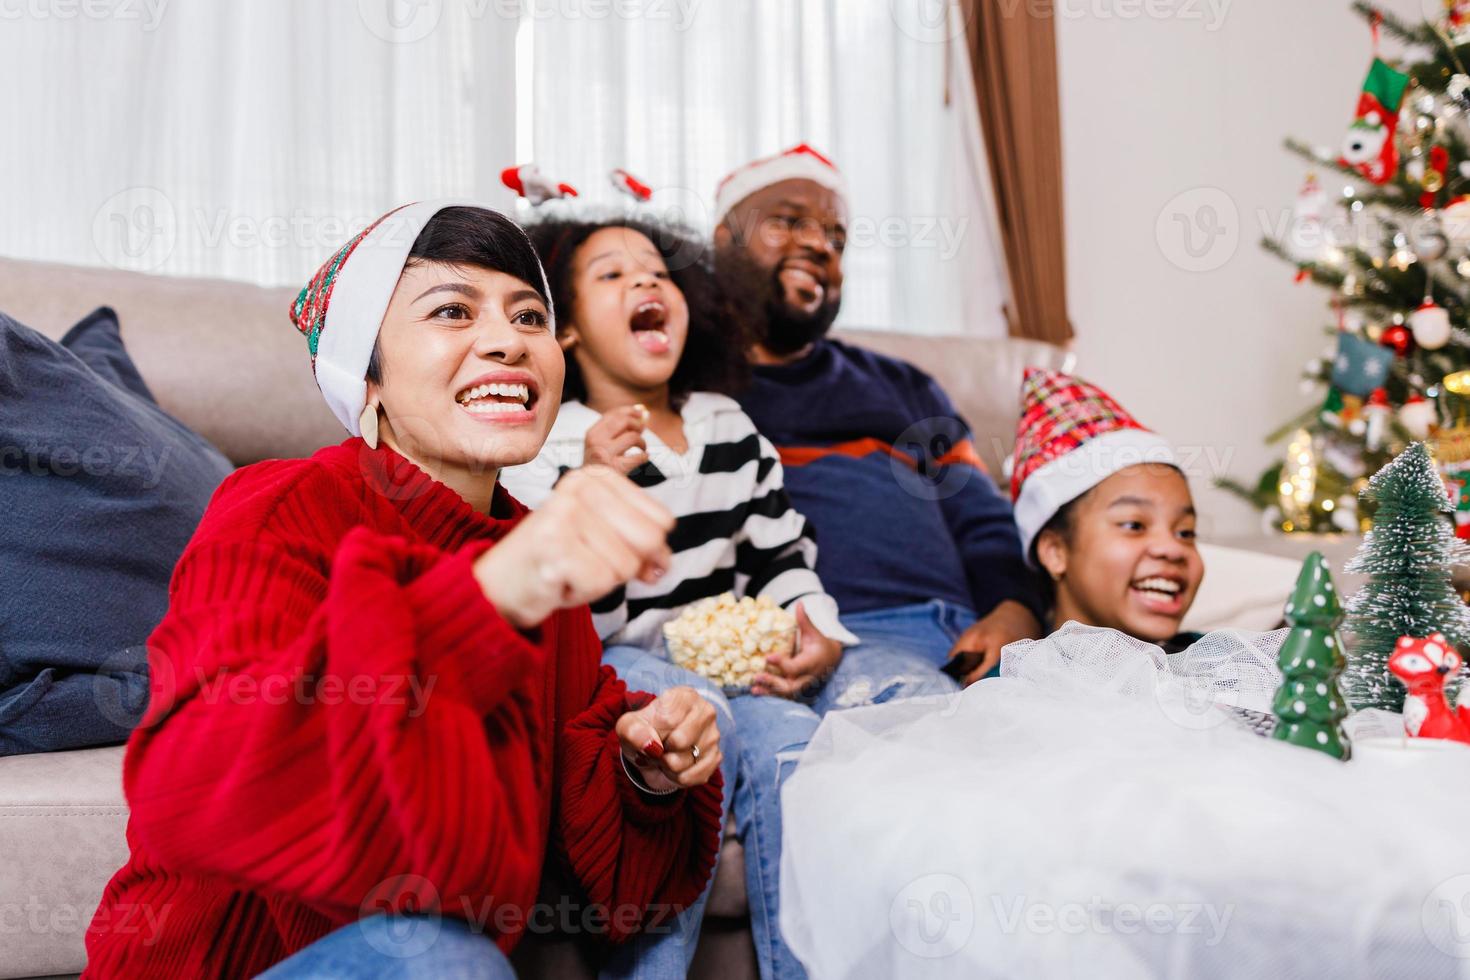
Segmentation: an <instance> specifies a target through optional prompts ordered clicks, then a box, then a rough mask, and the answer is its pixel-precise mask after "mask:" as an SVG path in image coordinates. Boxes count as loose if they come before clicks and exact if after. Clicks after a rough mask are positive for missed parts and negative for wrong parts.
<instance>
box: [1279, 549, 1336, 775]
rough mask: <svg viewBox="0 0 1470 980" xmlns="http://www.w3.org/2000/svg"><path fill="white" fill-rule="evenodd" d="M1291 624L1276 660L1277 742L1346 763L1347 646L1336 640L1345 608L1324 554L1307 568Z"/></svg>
mask: <svg viewBox="0 0 1470 980" xmlns="http://www.w3.org/2000/svg"><path fill="white" fill-rule="evenodd" d="M1286 621H1287V622H1288V623H1289V624H1291V632H1290V633H1288V634H1286V639H1285V640H1283V641H1282V643H1281V652H1280V654H1278V656H1277V663H1278V664H1279V665H1280V666H1281V675H1282V679H1281V686H1280V687H1278V688H1277V689H1276V698H1275V700H1274V701H1273V702H1272V703H1271V708H1272V711H1273V712H1274V713H1275V715H1276V718H1277V725H1276V730H1275V731H1274V732H1272V737H1274V738H1277V739H1280V740H1281V741H1283V742H1290V743H1291V744H1292V745H1300V746H1302V747H1303V748H1307V749H1316V750H1317V751H1318V752H1325V753H1327V754H1328V755H1330V756H1332V757H1333V758H1335V759H1346V758H1347V757H1348V755H1349V754H1350V752H1351V747H1350V745H1349V743H1348V739H1347V735H1346V734H1344V733H1343V730H1342V720H1343V719H1344V718H1346V717H1347V713H1348V708H1347V702H1346V701H1344V700H1343V696H1342V692H1341V691H1340V690H1338V687H1337V676H1338V675H1339V674H1340V673H1342V669H1343V655H1342V641H1341V640H1340V639H1339V638H1338V636H1337V624H1338V623H1340V622H1342V603H1341V602H1339V601H1338V599H1337V590H1336V589H1334V588H1333V586H1332V576H1331V575H1329V574H1328V572H1327V561H1326V559H1324V558H1323V557H1322V555H1321V553H1320V552H1316V551H1314V552H1312V553H1311V554H1310V555H1308V556H1307V560H1306V563H1305V564H1303V565H1302V571H1301V574H1300V575H1298V576H1297V580H1296V589H1295V590H1293V591H1292V593H1291V598H1290V599H1289V600H1288V601H1287V603H1286Z"/></svg>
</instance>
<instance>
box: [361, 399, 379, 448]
mask: <svg viewBox="0 0 1470 980" xmlns="http://www.w3.org/2000/svg"><path fill="white" fill-rule="evenodd" d="M357 428H358V429H359V430H360V431H361V432H362V441H363V442H365V443H367V447H368V448H369V449H377V448H378V406H377V405H375V404H373V403H372V402H368V403H367V404H366V405H364V406H363V408H362V414H361V415H359V416H358V417H357Z"/></svg>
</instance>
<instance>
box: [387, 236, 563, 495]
mask: <svg viewBox="0 0 1470 980" xmlns="http://www.w3.org/2000/svg"><path fill="white" fill-rule="evenodd" d="M378 351H379V354H380V355H381V363H382V366H383V369H382V381H381V382H378V383H375V382H372V381H369V383H368V397H369V399H370V400H376V401H378V402H380V403H381V405H382V421H381V422H380V423H379V425H380V437H382V438H384V439H385V440H386V441H387V442H388V444H389V445H390V446H393V447H394V448H397V449H400V450H401V451H403V452H404V453H405V455H407V456H409V457H410V458H412V459H415V460H417V461H419V462H420V463H421V464H423V465H426V466H428V467H429V468H430V469H431V470H438V469H440V468H441V467H448V468H449V469H450V470H454V471H461V472H465V473H472V474H476V475H481V476H483V475H484V474H486V473H493V472H494V471H496V470H498V469H500V468H501V467H505V466H514V465H516V464H519V463H525V462H528V461H530V460H531V459H533V458H535V456H536V454H537V453H538V452H540V451H541V445H542V443H544V442H545V441H546V436H547V434H548V432H549V431H550V429H551V424H552V422H553V421H555V419H556V411H557V406H558V405H559V404H560V402H561V386H562V376H563V374H564V372H565V362H564V360H563V358H562V353H561V349H560V348H559V347H558V346H557V343H556V338H555V337H553V336H552V333H551V326H550V322H549V319H548V311H547V308H546V303H545V302H544V301H543V300H542V299H541V297H540V295H539V294H538V293H537V292H536V290H535V289H533V288H531V286H530V284H528V283H526V282H523V281H522V280H520V279H518V278H516V277H515V276H512V275H509V274H507V273H505V272H499V271H496V270H493V269H487V268H483V267H480V266H473V265H460V264H452V263H448V262H433V261H421V260H419V261H411V262H410V263H409V264H408V265H407V266H406V267H405V268H404V270H403V273H402V275H401V276H400V277H399V279H398V286H397V288H396V289H395V290H394V291H393V298H392V299H391V300H390V301H389V304H388V310H387V312H386V313H385V314H384V316H383V324H382V327H381V329H380V330H379V333H378Z"/></svg>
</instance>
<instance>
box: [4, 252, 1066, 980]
mask: <svg viewBox="0 0 1470 980" xmlns="http://www.w3.org/2000/svg"><path fill="white" fill-rule="evenodd" d="M294 296H295V293H294V291H293V290H290V289H261V288H258V287H254V286H248V285H242V284H239V283H226V282H217V281H205V280H190V279H174V278H164V277H158V276H147V275H140V274H136V273H125V272H117V271H113V270H106V269H90V268H76V267H70V266H58V265H48V264H42V263H30V262H18V261H13V260H0V310H3V311H4V312H6V313H8V314H10V315H11V316H13V317H15V318H16V319H17V320H19V321H20V322H21V323H24V324H27V325H29V326H32V327H35V328H36V329H37V330H40V331H42V332H43V333H45V334H47V335H48V336H51V337H60V336H61V335H62V334H63V333H64V332H65V331H66V329H67V328H68V327H70V326H71V324H73V323H74V322H76V321H77V320H79V319H80V318H81V317H82V316H84V315H85V314H86V313H88V312H89V311H91V310H92V309H94V308H95V307H97V306H101V305H108V306H111V307H113V308H114V309H116V310H117V311H118V314H119V316H120V318H121V320H122V328H123V336H124V338H125V339H126V341H127V344H128V348H129V350H130V351H131V352H132V355H133V357H134V359H135V360H136V361H137V364H138V367H139V369H140V370H141V371H142V374H143V377H144V379H145V380H146V381H147V382H148V384H149V386H150V387H151V388H152V389H153V392H154V394H155V395H156V396H157V397H158V399H159V401H160V402H161V403H162V404H163V406H164V407H165V408H166V409H168V410H169V411H170V412H172V413H173V414H174V415H176V416H178V417H179V418H180V419H182V420H183V421H184V422H186V423H187V424H189V425H190V426H192V427H194V428H195V429H197V430H198V431H199V432H201V433H202V434H203V435H204V436H205V437H207V438H208V439H210V440H211V441H212V442H214V444H215V445H216V446H218V447H219V448H220V449H221V450H222V451H223V452H224V453H225V454H226V455H227V456H229V457H230V459H232V460H233V461H234V462H235V463H236V464H239V465H244V464H246V463H251V462H255V461H256V460H260V459H266V458H271V457H286V456H303V455H307V454H309V453H311V452H312V451H313V450H315V449H317V448H318V447H320V446H323V445H327V444H330V443H336V442H339V441H341V439H343V438H344V437H345V433H343V432H342V430H341V428H340V427H339V426H338V424H337V422H336V420H335V419H333V418H332V416H331V414H330V413H329V412H328V411H327V409H326V406H325V404H324V403H323V402H322V399H321V397H320V395H319V394H318V392H317V390H316V384H315V382H314V381H313V380H312V376H311V369H310V365H309V363H308V358H307V354H306V344H305V341H304V340H303V339H302V338H301V336H300V335H299V334H298V333H297V332H296V331H295V330H293V329H292V327H291V325H290V324H289V323H288V321H287V318H286V309H287V306H288V305H289V303H290V301H291V300H292V299H293V298H294ZM855 339H857V340H858V341H859V342H861V343H864V344H867V345H869V346H872V347H875V348H877V349H880V350H883V351H886V352H890V353H894V354H898V355H901V356H903V357H906V358H908V359H910V360H912V361H914V362H915V363H917V364H919V365H920V366H922V367H924V368H925V369H926V370H928V371H930V372H932V373H933V374H934V375H935V376H936V377H938V378H939V379H940V381H941V383H942V384H943V385H944V387H945V388H946V390H948V391H949V392H950V393H951V395H953V397H954V399H955V401H956V403H957V404H958V405H959V407H960V410H961V412H962V413H963V414H964V415H965V416H966V417H967V418H968V419H969V420H970V421H971V423H972V425H973V426H974V427H975V430H976V434H977V443H978V448H979V450H980V452H981V453H982V455H983V456H984V458H985V459H986V461H987V462H988V463H989V464H990V465H991V467H992V469H993V470H994V471H995V472H999V466H1000V461H1001V458H1002V457H1003V456H1004V454H1005V453H1006V452H1007V451H1008V449H1009V446H1010V432H1011V427H1012V426H1013V425H1014V417H1015V392H1016V387H1017V382H1018V380H1019V378H1020V373H1021V368H1022V366H1023V365H1025V364H1029V363H1034V364H1043V365H1047V366H1061V365H1062V363H1063V361H1064V360H1066V357H1067V355H1065V354H1064V353H1063V352H1061V351H1059V350H1057V349H1056V348H1054V347H1050V346H1047V345H1045V344H1039V343H1031V342H1026V341H1013V340H970V339H961V338H952V337H951V338H920V337H913V336H907V335H896V334H882V333H873V334H861V335H855ZM121 762H122V749H121V748H110V749H93V750H89V751H84V752H68V753H60V754H56V755H39V756H20V757H13V758H8V759H0V977H17V976H33V975H46V974H66V973H75V972H77V971H79V970H80V969H81V968H82V966H83V964H84V955H83V946H82V935H83V932H84V930H85V928H86V925H87V923H88V921H89V920H90V918H91V914H92V911H93V909H95V907H96V905H97V901H98V898H99V897H100V896H101V893H102V888H103V885H105V884H106V882H107V879H108V878H109V877H110V876H111V874H112V872H113V871H114V870H116V868H117V867H118V866H119V865H121V864H122V862H123V861H124V859H125V857H126V854H127V848H126V845H125V842H124V840H123V828H124V824H125V822H126V819H127V807H126V804H125V801H124V799H123V795H122V787H121ZM741 857H742V856H741V854H740V845H739V843H738V842H736V841H734V840H729V841H727V842H726V845H725V852H724V856H723V859H722V863H721V868H720V872H719V875H718V879H717V882H716V887H715V891H714V894H713V895H712V897H711V901H710V906H709V913H708V914H709V920H708V924H707V927H706V930H705V935H704V939H703V941H702V943H701V946H700V950H699V953H698V959H697V961H696V964H695V970H694V974H695V975H696V976H699V975H702V976H709V977H720V978H722V980H723V978H734V977H741V976H746V977H754V976H755V961H754V952H753V950H752V948H751V944H750V934H749V931H748V929H747V927H746V924H745V919H746V916H747V906H746V903H745V887H744V880H743V878H742V870H741V869H742V866H743V862H742V860H741ZM563 952H564V951H558V950H554V949H552V950H546V951H545V954H546V956H548V957H550V960H549V961H546V962H543V963H541V964H539V966H538V968H537V969H535V971H534V972H541V973H546V974H548V975H558V976H561V975H565V974H566V973H567V972H568V971H569V970H571V969H572V967H571V965H570V963H569V962H568V961H567V960H566V959H564V958H563V955H562V954H563ZM527 972H531V971H527Z"/></svg>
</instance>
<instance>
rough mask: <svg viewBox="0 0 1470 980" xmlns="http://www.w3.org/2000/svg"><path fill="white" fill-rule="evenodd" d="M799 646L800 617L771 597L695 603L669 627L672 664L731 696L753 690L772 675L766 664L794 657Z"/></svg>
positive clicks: (731, 597)
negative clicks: (774, 657) (761, 676)
mask: <svg viewBox="0 0 1470 980" xmlns="http://www.w3.org/2000/svg"><path fill="white" fill-rule="evenodd" d="M795 641H796V617H795V616H793V615H792V614H791V613H789V612H787V611H786V610H785V609H782V608H781V607H780V606H778V605H776V603H774V602H772V601H771V600H770V599H768V598H767V597H765V596H759V597H757V598H751V597H750V596H745V597H744V598H742V599H736V598H735V596H734V594H733V593H730V592H726V593H724V594H723V595H720V596H716V597H715V598H713V599H701V600H699V601H698V602H693V603H690V604H689V605H688V606H687V607H686V608H685V609H684V611H683V612H682V613H680V614H679V615H678V616H677V617H676V618H674V619H671V620H669V621H668V622H667V623H665V624H664V642H665V643H666V644H667V645H668V649H669V658H670V659H671V660H673V662H674V663H675V664H677V665H678V666H680V667H683V668H685V669H686V670H692V671H693V672H694V673H696V674H699V675H700V676H702V677H707V678H709V679H710V680H712V681H714V682H715V683H716V684H718V685H720V686H721V687H722V688H724V689H725V693H726V694H732V693H740V692H743V691H746V690H748V689H749V688H750V683H751V681H752V680H753V679H754V678H755V675H756V674H758V673H761V672H762V671H765V670H767V667H766V658H767V657H768V656H770V655H771V654H773V653H786V652H789V651H790V650H791V648H792V646H793V644H794V643H795ZM770 669H771V671H772V672H774V670H775V668H774V666H773V667H772V668H770Z"/></svg>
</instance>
